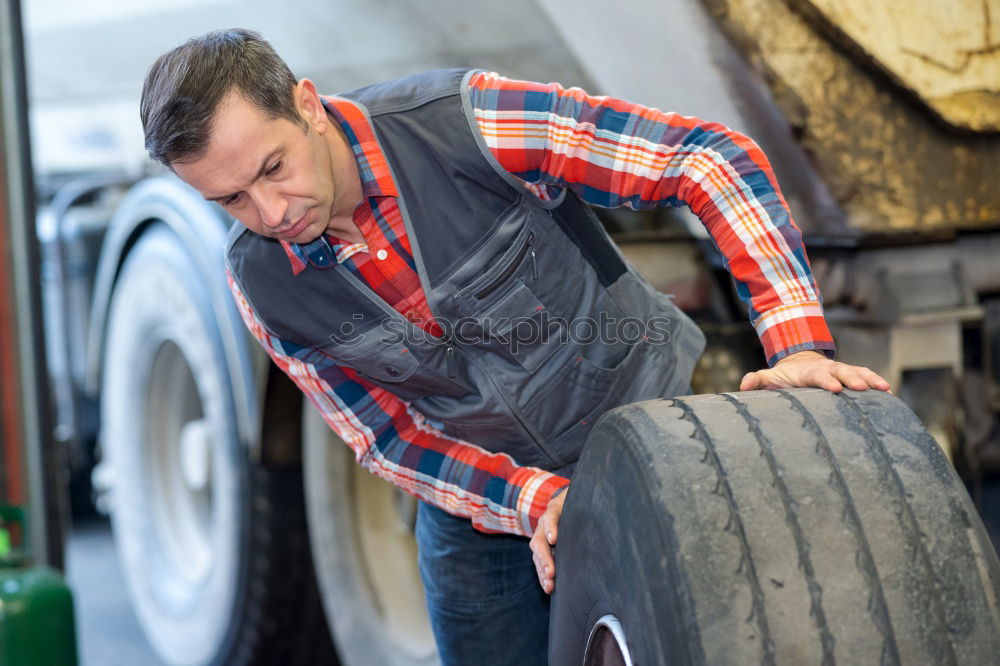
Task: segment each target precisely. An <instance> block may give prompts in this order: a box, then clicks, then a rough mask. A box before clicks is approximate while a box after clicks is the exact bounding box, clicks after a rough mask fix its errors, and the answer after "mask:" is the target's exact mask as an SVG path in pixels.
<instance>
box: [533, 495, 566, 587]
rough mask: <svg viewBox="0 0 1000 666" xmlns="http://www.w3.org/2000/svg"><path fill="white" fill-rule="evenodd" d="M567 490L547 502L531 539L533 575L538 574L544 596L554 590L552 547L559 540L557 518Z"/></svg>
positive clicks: (554, 574)
mask: <svg viewBox="0 0 1000 666" xmlns="http://www.w3.org/2000/svg"><path fill="white" fill-rule="evenodd" d="M568 492H569V488H568V487H566V489H565V490H563V491H562V492H560V493H559V494H558V495H556V496H555V497H553V498H552V499H551V500H549V504H548V506H547V507H545V513H543V514H542V517H541V518H539V519H538V525H537V526H536V527H535V533H534V535H533V536H532V537H531V541H530V542H529V545H530V546H531V553H532V555H531V559H532V561H533V562H534V563H535V573H537V574H538V584H539V585H541V586H542V589H543V590H545V594H552V590H554V589H556V561H555V558H553V557H552V546H554V545H556V540H557V539H558V538H559V517H560V516H562V508H563V502H565V501H566V494H567V493H568Z"/></svg>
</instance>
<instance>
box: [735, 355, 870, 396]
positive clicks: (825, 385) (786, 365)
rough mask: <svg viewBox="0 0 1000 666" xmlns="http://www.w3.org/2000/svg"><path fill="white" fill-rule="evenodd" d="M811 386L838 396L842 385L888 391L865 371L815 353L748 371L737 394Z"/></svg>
mask: <svg viewBox="0 0 1000 666" xmlns="http://www.w3.org/2000/svg"><path fill="white" fill-rule="evenodd" d="M795 386H815V387H817V388H822V389H826V390H827V391H833V392H834V393H839V392H840V390H841V389H842V388H844V387H845V386H846V387H847V388H849V389H854V390H856V391H863V390H865V389H866V388H869V387H871V388H873V389H878V390H879V391H889V382H887V381H885V380H884V379H882V378H881V377H879V376H878V375H877V374H875V373H874V372H872V371H871V370H869V369H868V368H862V367H860V366H857V365H848V364H846V363H839V362H837V361H831V360H830V359H828V358H827V357H825V356H823V354H820V353H819V352H815V351H801V352H797V353H795V354H789V355H788V356H786V357H785V358H783V359H781V360H780V361H778V362H777V363H775V364H774V367H773V368H768V369H766V370H758V371H756V372H748V373H747V374H746V375H744V376H743V381H741V382H740V390H741V391H753V390H755V389H776V388H792V387H795Z"/></svg>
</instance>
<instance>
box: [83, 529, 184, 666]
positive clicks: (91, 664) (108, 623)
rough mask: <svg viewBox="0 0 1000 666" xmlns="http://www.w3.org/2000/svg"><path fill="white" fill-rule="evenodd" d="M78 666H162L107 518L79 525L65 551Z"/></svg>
mask: <svg viewBox="0 0 1000 666" xmlns="http://www.w3.org/2000/svg"><path fill="white" fill-rule="evenodd" d="M66 578H67V580H68V582H69V585H70V588H71V589H72V590H73V599H74V603H75V606H76V641H77V650H78V653H79V657H80V666H125V665H129V666H132V665H136V666H137V665H139V664H141V665H142V666H164V662H162V661H160V660H159V659H158V658H157V657H156V655H155V653H154V652H153V649H152V647H150V645H149V643H148V642H147V641H146V638H145V636H143V633H142V630H141V629H140V628H139V623H138V621H137V620H136V617H135V614H134V613H133V612H132V606H131V605H130V604H129V600H128V593H127V592H126V590H125V580H124V579H123V578H122V573H121V570H120V569H119V568H118V555H117V553H116V552H115V546H114V542H113V541H112V540H111V526H110V525H109V523H108V521H107V520H106V519H104V518H99V517H89V518H84V519H80V520H78V521H76V523H75V524H74V526H73V529H72V531H71V533H70V538H69V541H68V543H67V546H66Z"/></svg>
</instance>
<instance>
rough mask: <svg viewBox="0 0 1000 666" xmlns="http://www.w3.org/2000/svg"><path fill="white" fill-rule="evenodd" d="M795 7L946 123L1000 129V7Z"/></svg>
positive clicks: (968, 3)
mask: <svg viewBox="0 0 1000 666" xmlns="http://www.w3.org/2000/svg"><path fill="white" fill-rule="evenodd" d="M789 2H790V4H791V5H792V7H794V8H795V9H796V10H797V11H799V12H801V13H802V14H803V15H805V16H807V17H809V18H811V19H813V20H815V21H817V27H818V28H819V29H820V31H822V32H823V33H824V34H826V35H827V36H828V37H830V38H831V39H833V40H834V41H836V42H837V43H839V44H841V45H842V46H844V47H845V48H847V49H848V50H850V51H851V52H853V53H854V54H855V55H856V56H860V57H862V58H867V59H869V61H870V62H872V64H874V65H876V66H877V67H878V68H879V69H881V70H882V72H883V73H885V74H888V75H889V76H890V77H891V78H892V80H893V81H895V82H896V83H897V84H899V85H901V86H903V87H905V88H907V89H908V90H910V91H911V92H913V93H914V94H915V95H916V96H918V97H919V98H920V99H921V100H922V101H923V102H924V103H925V104H927V106H928V107H929V108H930V109H931V110H933V111H934V113H936V114H938V115H939V116H940V117H941V118H942V119H943V120H944V121H945V122H948V123H950V124H952V125H954V126H956V127H961V128H965V129H970V130H975V131H997V130H1000V0H921V1H920V2H913V0H880V1H879V2H870V0H789ZM994 19H995V20H994Z"/></svg>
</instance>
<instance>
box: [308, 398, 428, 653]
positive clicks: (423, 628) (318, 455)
mask: <svg viewBox="0 0 1000 666" xmlns="http://www.w3.org/2000/svg"><path fill="white" fill-rule="evenodd" d="M302 418H303V428H302V429H303V463H304V467H305V488H306V507H307V515H308V518H309V539H310V541H311V542H312V554H313V561H314V562H315V565H316V576H317V578H318V580H319V585H320V592H321V595H322V598H323V606H324V608H325V609H326V614H327V620H328V622H329V624H330V630H331V632H332V633H333V636H334V642H335V643H336V645H337V651H338V653H339V655H340V660H341V663H342V664H344V666H432V665H433V664H437V663H438V656H437V648H436V647H435V645H434V635H433V633H432V632H431V626H430V619H429V617H428V615H427V608H426V606H425V602H424V590H423V585H422V583H421V582H420V575H419V572H418V570H417V544H416V539H415V538H414V534H413V526H414V521H415V519H416V508H417V507H416V500H414V499H413V498H412V497H411V496H410V495H407V494H406V493H404V492H403V491H401V490H399V489H397V488H396V487H395V486H393V485H391V484H389V483H387V482H386V481H383V480H382V479H379V478H378V477H376V476H374V475H373V474H371V473H370V472H368V471H367V470H365V469H364V468H363V467H361V466H360V465H358V463H357V462H355V460H354V455H353V453H352V451H351V449H350V448H349V447H348V446H347V444H345V443H344V441H343V440H341V439H340V438H339V437H337V436H336V434H334V432H333V431H332V430H331V429H330V428H329V426H327V424H326V422H324V421H323V418H322V417H321V416H320V415H319V412H318V411H317V410H316V409H315V408H314V407H313V405H312V404H310V403H308V402H306V404H305V406H304V410H303V415H302Z"/></svg>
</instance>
